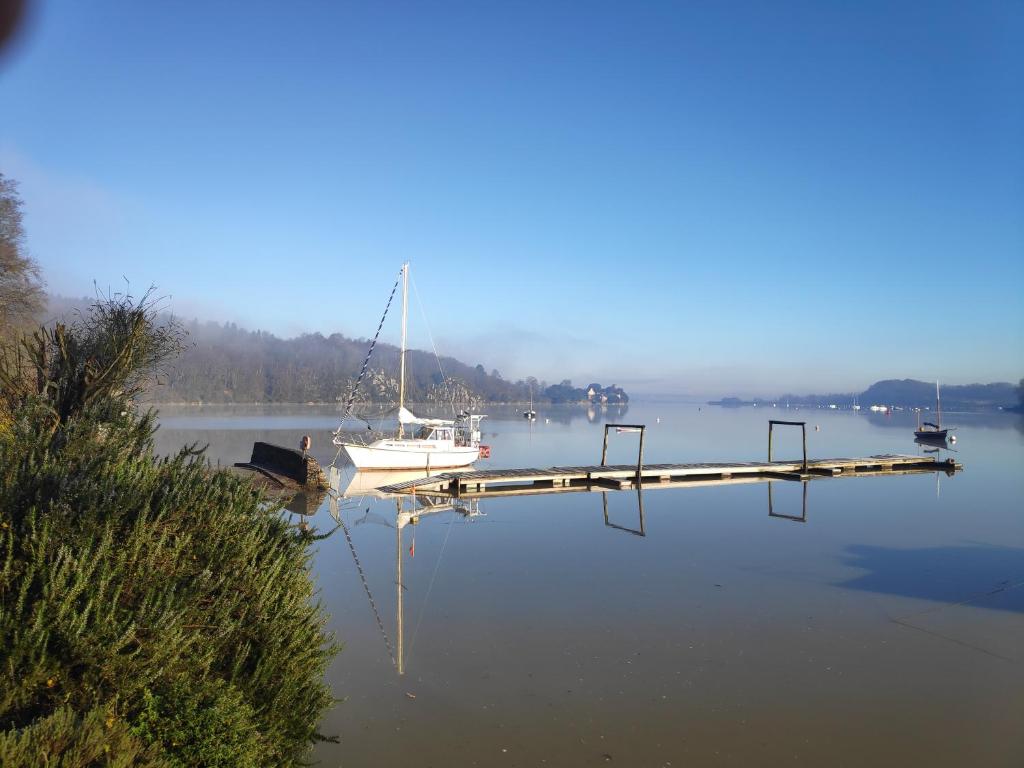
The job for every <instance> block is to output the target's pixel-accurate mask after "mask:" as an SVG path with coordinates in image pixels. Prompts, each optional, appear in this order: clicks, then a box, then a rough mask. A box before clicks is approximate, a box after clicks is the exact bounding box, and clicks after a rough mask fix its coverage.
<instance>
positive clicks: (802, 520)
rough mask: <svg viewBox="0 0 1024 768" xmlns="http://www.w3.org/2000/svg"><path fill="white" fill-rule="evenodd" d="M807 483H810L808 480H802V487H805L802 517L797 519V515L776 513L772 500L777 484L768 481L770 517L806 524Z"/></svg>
mask: <svg viewBox="0 0 1024 768" xmlns="http://www.w3.org/2000/svg"><path fill="white" fill-rule="evenodd" d="M787 482H788V481H787ZM807 482H808V481H807V480H802V481H801V482H800V485H802V486H803V493H802V496H803V505H802V508H801V511H800V516H799V517H797V516H796V515H786V514H783V513H782V512H776V511H775V505H774V504H773V500H772V486H773V485H775V482H774V481H771V480H770V481H768V517H779V518H782V519H783V520H793V521H794V522H797V523H806V522H807Z"/></svg>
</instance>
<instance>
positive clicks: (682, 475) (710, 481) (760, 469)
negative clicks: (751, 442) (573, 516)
mask: <svg viewBox="0 0 1024 768" xmlns="http://www.w3.org/2000/svg"><path fill="white" fill-rule="evenodd" d="M961 469H963V466H962V465H960V464H957V463H956V462H954V461H953V460H952V459H947V460H945V461H939V460H937V459H936V458H935V457H932V456H905V455H899V454H885V455H880V456H865V457H861V458H839V459H816V460H811V461H803V460H799V461H764V462H735V463H733V462H718V463H700V464H644V465H605V466H601V465H598V466H589V467H551V468H548V469H533V468H526V469H487V470H481V471H476V470H474V471H469V472H445V473H442V474H439V475H434V476H433V477H420V478H415V479H410V480H404V481H402V482H399V483H391V484H386V485H385V484H382V485H381V486H378V490H379V491H381V492H382V493H387V494H414V495H419V496H436V495H440V496H454V497H456V498H459V497H463V498H474V497H481V496H511V495H526V494H536V493H558V492H564V491H606V490H609V489H611V490H626V489H630V488H638V487H643V488H644V489H649V488H659V487H661V488H669V487H681V486H695V485H702V486H706V485H726V484H731V483H750V482H759V481H761V482H763V481H769V480H795V481H801V480H811V479H816V478H822V477H862V476H878V475H897V474H908V473H920V472H936V471H941V472H946V473H948V474H953V473H955V472H956V471H958V470H961Z"/></svg>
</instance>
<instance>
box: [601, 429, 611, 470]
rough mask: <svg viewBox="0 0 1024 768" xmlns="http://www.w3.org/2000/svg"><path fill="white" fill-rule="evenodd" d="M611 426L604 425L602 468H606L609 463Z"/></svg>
mask: <svg viewBox="0 0 1024 768" xmlns="http://www.w3.org/2000/svg"><path fill="white" fill-rule="evenodd" d="M610 426H611V425H610V424H605V425H604V443H603V444H602V445H601V466H602V467H603V466H605V464H606V462H607V461H608V427H610Z"/></svg>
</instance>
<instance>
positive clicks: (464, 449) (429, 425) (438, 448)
mask: <svg viewBox="0 0 1024 768" xmlns="http://www.w3.org/2000/svg"><path fill="white" fill-rule="evenodd" d="M408 316H409V264H408V263H405V264H403V265H402V350H401V355H400V358H399V359H400V373H399V384H398V430H397V433H396V434H395V436H394V437H393V438H382V439H380V440H375V441H373V442H372V443H369V444H365V443H361V442H357V441H356V440H353V439H352V437H351V436H344V435H342V433H341V427H339V428H338V430H337V431H336V432H335V433H334V439H333V441H332V442H333V443H334V444H335V445H337V446H340V447H341V448H343V449H344V450H345V453H346V454H348V457H349V460H350V461H351V462H352V464H353V465H355V467H356V468H357V469H359V470H392V471H393V470H421V471H423V472H428V473H429V472H431V471H433V470H435V469H458V468H460V467H467V466H469V465H470V464H472V463H473V462H474V461H476V460H477V459H479V458H481V457H485V458H486V457H487V456H490V448H489V447H488V446H481V445H480V422H481V421H482V420H483V419H484V418H486V417H485V416H484V415H481V414H471V413H464V414H461V415H460V416H459V417H458V418H456V419H421V418H417V417H416V416H415V415H414V414H413V413H412V412H411V411H410V410H409V409H407V408H406V407H405V346H406V325H407V322H408ZM407 427H408V428H409V431H410V435H409V436H408V437H407V436H406V428H407Z"/></svg>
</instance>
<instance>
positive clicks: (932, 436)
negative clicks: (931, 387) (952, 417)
mask: <svg viewBox="0 0 1024 768" xmlns="http://www.w3.org/2000/svg"><path fill="white" fill-rule="evenodd" d="M948 432H949V430H948V429H943V428H942V401H941V400H940V399H939V382H938V381H936V382H935V423H934V424H933V423H932V422H930V421H925V422H923V423H922V422H921V412H920V411H918V412H917V429H916V430H914V437H916V438H917V439H918V440H931V441H933V442H938V441H940V440H941V441H943V442H944V441H945V440H946V434H947V433H948Z"/></svg>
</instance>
